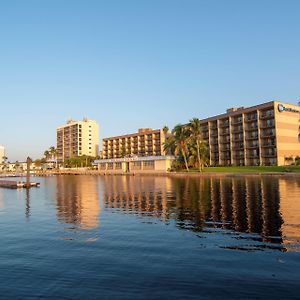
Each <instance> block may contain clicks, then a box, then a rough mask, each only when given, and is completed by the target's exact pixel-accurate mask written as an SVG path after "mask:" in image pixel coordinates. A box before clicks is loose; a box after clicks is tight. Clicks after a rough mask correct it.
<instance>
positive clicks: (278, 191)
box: [103, 176, 300, 244]
mask: <svg viewBox="0 0 300 300" xmlns="http://www.w3.org/2000/svg"><path fill="white" fill-rule="evenodd" d="M103 181H104V185H103V186H104V206H105V207H106V208H113V209H118V210H121V211H122V212H125V213H134V214H139V215H141V216H153V217H159V218H160V219H161V220H162V221H164V222H170V221H171V220H174V221H175V222H176V226H178V227H180V228H183V229H189V230H193V231H199V232H201V231H203V230H206V229H207V228H220V229H229V230H234V232H239V233H248V234H254V235H248V236H247V237H244V238H245V239H252V240H257V241H261V242H273V243H285V244H289V243H291V238H292V239H293V241H292V242H293V243H296V242H298V243H299V240H300V223H299V222H300V201H299V198H300V197H299V191H300V189H299V180H298V179H297V178H296V177H295V178H289V179H288V180H287V179H284V178H280V177H240V178H236V177H233V178H209V177H205V178H195V177H194V178H193V177H191V178H169V177H150V176H149V177H148V176H144V177H142V176H141V177H131V176H123V177H105V178H103ZM257 234H259V235H257ZM251 236H252V237H251ZM238 238H239V239H242V238H243V237H242V236H239V237H238Z"/></svg>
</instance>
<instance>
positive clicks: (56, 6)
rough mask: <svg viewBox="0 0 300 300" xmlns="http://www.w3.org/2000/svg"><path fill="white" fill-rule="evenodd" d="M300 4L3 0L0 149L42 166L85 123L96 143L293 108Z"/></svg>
mask: <svg viewBox="0 0 300 300" xmlns="http://www.w3.org/2000/svg"><path fill="white" fill-rule="evenodd" d="M299 37H300V1H298V0H296V1H292V0H286V1H281V0H280V1H279V0H278V1H276V0H270V1H268V0H257V1H254V0H251V1H241V0H236V1H234V0H226V1H225V0H219V1H214V0H181V1H178V0H148V1H146V0H143V1H142V0H136V1H133V0H132V1H130V0H126V1H125V0H119V1H117V0H109V1H108V0H105V1H104V0H103V1H101V0H97V1H96V0H95V1H93V0H81V1H76V0H65V1H63V0H48V1H47V0H44V1H40V0H36V1H30V0H26V1H23V0H19V1H15V0H6V1H5V0H3V1H1V2H0V99H1V108H0V110H1V118H0V122H1V124H0V125H1V129H0V144H3V145H4V146H6V148H7V152H8V153H7V154H8V157H9V160H11V161H13V160H24V159H25V158H26V157H27V155H30V156H32V157H33V158H38V157H41V156H42V154H43V152H44V150H45V149H46V148H48V147H49V146H51V145H55V128H56V127H57V126H59V125H61V124H64V123H65V121H66V119H67V118H69V117H72V118H73V119H81V118H82V117H89V118H92V119H95V120H97V121H98V123H99V124H100V138H103V137H106V136H112V135H119V134H123V133H129V132H135V131H136V130H137V129H138V128H140V127H152V128H159V127H162V126H164V125H165V124H167V125H169V127H172V126H174V125H175V124H177V123H184V122H187V121H188V120H189V119H191V118H192V117H199V118H204V117H208V116H211V115H215V114H218V113H222V112H224V110H225V109H226V108H228V107H232V106H250V105H254V104H257V103H260V102H265V101H270V100H274V99H281V100H282V101H285V102H291V103H297V102H298V100H299V99H300V59H299V56H300V38H299Z"/></svg>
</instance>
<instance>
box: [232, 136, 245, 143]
mask: <svg viewBox="0 0 300 300" xmlns="http://www.w3.org/2000/svg"><path fill="white" fill-rule="evenodd" d="M243 141H244V137H243V136H239V137H233V138H232V142H234V143H238V142H243Z"/></svg>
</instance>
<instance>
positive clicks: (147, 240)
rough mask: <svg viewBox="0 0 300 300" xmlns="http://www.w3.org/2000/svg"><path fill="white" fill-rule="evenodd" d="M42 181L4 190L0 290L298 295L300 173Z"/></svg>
mask: <svg viewBox="0 0 300 300" xmlns="http://www.w3.org/2000/svg"><path fill="white" fill-rule="evenodd" d="M39 180H40V181H41V187H40V188H39V189H31V190H30V191H28V192H26V191H24V190H4V189H1V190H0V234H1V235H0V237H1V247H0V270H1V271H0V282H1V283H0V286H1V295H0V298H1V299H2V298H3V299H40V298H50V299H54V298H55V299H56V298H60V299H83V298H84V299H99V298H101V299H201V298H203V299H207V298H212V297H213V298H216V299H224V297H225V296H224V295H226V297H227V298H230V299H242V298H247V299H253V298H255V299H257V298H266V297H268V298H269V297H272V298H274V299H296V298H297V297H298V286H299V281H300V275H299V272H298V270H299V267H300V257H299V253H300V252H299V251H300V246H299V245H300V202H299V201H300V200H299V199H300V197H299V196H300V182H299V180H298V179H297V178H289V179H288V178H280V177H259V178H254V177H243V178H208V177H207V178H184V179H183V178H170V177H151V176H139V177H138V176H124V177H122V176H104V177H96V176H61V177H49V178H39ZM226 297H225V298H226Z"/></svg>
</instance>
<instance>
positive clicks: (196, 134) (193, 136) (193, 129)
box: [188, 118, 204, 172]
mask: <svg viewBox="0 0 300 300" xmlns="http://www.w3.org/2000/svg"><path fill="white" fill-rule="evenodd" d="M188 128H189V130H190V137H189V140H190V141H192V142H195V144H196V150H197V161H198V168H199V171H200V172H202V170H203V163H204V162H203V159H202V157H201V150H202V151H203V150H204V149H203V144H204V141H203V138H202V132H201V123H200V120H199V119H198V118H193V119H192V120H190V122H189V124H188Z"/></svg>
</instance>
